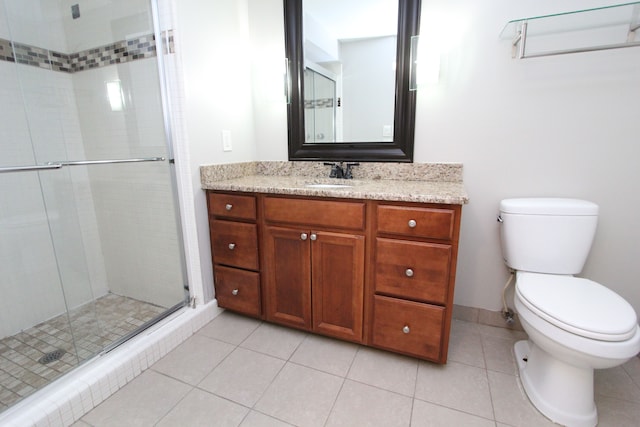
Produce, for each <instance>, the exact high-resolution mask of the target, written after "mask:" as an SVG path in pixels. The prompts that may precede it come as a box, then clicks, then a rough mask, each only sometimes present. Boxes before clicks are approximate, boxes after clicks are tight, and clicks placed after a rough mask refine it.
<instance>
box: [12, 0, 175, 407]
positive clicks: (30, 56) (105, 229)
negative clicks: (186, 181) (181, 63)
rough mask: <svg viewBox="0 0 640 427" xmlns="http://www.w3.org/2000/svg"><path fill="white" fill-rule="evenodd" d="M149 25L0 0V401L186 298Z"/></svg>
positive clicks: (61, 5)
mask: <svg viewBox="0 0 640 427" xmlns="http://www.w3.org/2000/svg"><path fill="white" fill-rule="evenodd" d="M153 33H154V25H153V19H152V12H151V4H150V3H149V2H148V1H147V0H110V1H99V2H98V1H89V2H83V3H79V7H76V5H75V3H74V2H68V1H65V0H54V1H50V0H0V411H2V410H4V409H6V408H7V407H9V406H11V405H12V404H14V403H15V402H17V401H18V400H20V399H21V398H23V397H25V396H27V395H29V394H31V393H32V392H34V391H36V390H37V389H39V388H41V387H42V386H44V385H46V384H48V383H49V382H51V381H52V380H54V379H56V378H57V377H59V376H60V375H62V374H64V373H66V372H67V371H69V370H71V369H73V368H74V367H76V366H78V365H79V364H80V363H82V362H83V361H85V360H87V359H89V358H92V357H94V356H95V355H97V354H100V353H101V352H103V351H105V349H108V348H111V347H112V346H114V345H116V344H117V343H119V342H121V341H122V340H124V339H126V338H127V337H128V336H131V335H132V334H134V333H135V332H136V331H138V330H140V328H141V327H143V326H144V325H145V324H146V323H148V322H152V321H153V320H154V319H157V318H158V317H159V316H162V315H163V314H166V313H167V312H168V311H169V310H172V309H175V308H177V307H180V306H182V305H183V304H184V303H185V301H186V291H185V287H186V285H187V282H186V278H185V270H184V263H183V260H182V259H183V251H182V247H181V236H180V231H179V230H180V228H179V224H178V220H177V218H178V215H177V206H176V202H175V200H176V198H175V194H174V188H175V183H174V179H173V170H172V168H173V164H171V163H170V161H169V159H171V157H172V155H171V153H170V150H169V149H168V148H167V147H168V145H167V143H166V136H165V132H164V129H165V127H164V122H163V111H162V102H161V96H160V85H161V82H160V79H159V73H158V61H157V55H156V40H155V37H154V34H153ZM168 35H170V31H169V32H165V36H168ZM168 38H169V37H167V39H168ZM167 54H168V55H171V54H172V50H171V46H170V45H169V46H168V52H167ZM114 160H115V161H114Z"/></svg>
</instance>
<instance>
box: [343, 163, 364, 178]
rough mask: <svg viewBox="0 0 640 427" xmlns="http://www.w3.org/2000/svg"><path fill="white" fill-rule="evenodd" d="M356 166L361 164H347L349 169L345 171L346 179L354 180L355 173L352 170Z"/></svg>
mask: <svg viewBox="0 0 640 427" xmlns="http://www.w3.org/2000/svg"><path fill="white" fill-rule="evenodd" d="M354 166H360V163H347V167H346V169H345V171H344V179H352V178H353V171H352V170H351V168H352V167H354Z"/></svg>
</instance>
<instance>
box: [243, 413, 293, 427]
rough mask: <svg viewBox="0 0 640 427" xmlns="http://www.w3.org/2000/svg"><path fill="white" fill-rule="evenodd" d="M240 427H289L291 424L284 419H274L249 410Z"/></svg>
mask: <svg viewBox="0 0 640 427" xmlns="http://www.w3.org/2000/svg"><path fill="white" fill-rule="evenodd" d="M240 426H241V427H290V426H292V424H288V423H285V422H284V421H280V420H276V419H275V418H273V417H270V416H268V415H265V414H261V413H260V412H256V411H251V412H249V415H247V417H246V418H245V419H244V421H242V424H240Z"/></svg>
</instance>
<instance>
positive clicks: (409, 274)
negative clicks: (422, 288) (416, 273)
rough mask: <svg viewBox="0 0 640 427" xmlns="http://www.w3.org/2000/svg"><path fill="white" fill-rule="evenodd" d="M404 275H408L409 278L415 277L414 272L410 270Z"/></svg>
mask: <svg viewBox="0 0 640 427" xmlns="http://www.w3.org/2000/svg"><path fill="white" fill-rule="evenodd" d="M404 274H406V275H407V277H413V270H412V269H410V268H407V269H406V270H405V272H404Z"/></svg>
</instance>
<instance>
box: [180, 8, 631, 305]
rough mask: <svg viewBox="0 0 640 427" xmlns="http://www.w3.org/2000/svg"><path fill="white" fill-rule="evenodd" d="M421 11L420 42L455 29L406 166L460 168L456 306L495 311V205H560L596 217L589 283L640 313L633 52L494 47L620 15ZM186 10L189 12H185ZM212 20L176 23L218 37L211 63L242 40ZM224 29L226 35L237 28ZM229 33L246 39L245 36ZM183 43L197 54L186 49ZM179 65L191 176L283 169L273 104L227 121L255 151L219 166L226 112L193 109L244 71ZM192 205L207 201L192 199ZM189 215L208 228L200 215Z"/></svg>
mask: <svg viewBox="0 0 640 427" xmlns="http://www.w3.org/2000/svg"><path fill="white" fill-rule="evenodd" d="M192 2H193V0H192V1H189V2H185V3H187V4H189V3H192ZM180 3H182V2H180ZM225 3H226V2H216V4H225ZM423 3H424V4H423V13H422V22H423V28H424V29H425V31H426V28H428V26H429V19H430V18H432V20H431V23H432V24H433V22H440V23H442V22H450V24H448V25H444V26H440V27H437V26H436V28H439V33H438V35H437V38H438V40H441V41H444V42H446V43H444V45H443V46H444V47H445V55H444V56H443V58H442V59H443V62H442V67H441V73H440V82H439V84H438V85H436V86H431V87H428V88H425V89H423V90H420V92H419V94H418V110H417V117H416V120H417V123H416V147H415V161H416V162H442V161H444V162H462V163H463V164H464V168H465V176H464V179H465V186H466V188H467V191H468V193H469V196H470V203H469V204H468V205H466V206H465V207H464V208H463V215H462V232H461V239H460V251H459V257H458V277H457V284H456V296H455V303H456V304H460V305H465V306H471V307H479V308H485V309H489V310H499V309H500V306H501V290H502V286H503V285H504V283H505V281H506V278H507V272H506V269H505V267H504V265H503V263H502V258H501V254H500V245H499V240H498V228H497V223H496V220H495V218H496V215H497V210H498V203H499V201H500V200H501V199H502V198H506V197H520V196H567V197H580V198H586V199H590V200H593V201H594V202H596V203H598V204H599V205H600V207H601V213H600V222H599V229H598V233H597V236H596V241H595V244H594V248H593V250H592V253H591V256H590V258H589V260H588V263H587V266H586V268H585V271H584V275H585V276H588V277H590V278H592V279H594V280H597V281H600V282H602V283H603V284H606V285H607V286H608V287H610V288H612V289H614V290H615V291H617V292H619V293H620V294H621V295H622V296H624V297H625V298H627V299H628V300H629V301H630V302H631V303H632V305H633V306H634V307H635V309H636V311H638V312H640V286H638V285H637V279H636V278H637V277H638V276H640V263H638V262H637V259H638V255H639V251H638V248H637V246H636V241H639V240H640V229H638V227H637V226H636V225H635V221H634V217H635V210H636V209H637V208H640V195H639V194H638V192H637V191H634V190H635V187H636V186H637V184H636V183H637V182H640V168H638V167H637V164H638V156H640V148H638V147H639V146H638V144H637V137H638V135H639V134H640V120H638V112H639V111H640V104H638V101H637V100H638V99H640V55H638V49H640V48H631V49H622V50H612V51H604V52H594V53H585V54H576V55H566V56H559V57H553V58H540V59H530V60H523V61H519V60H514V59H511V46H510V43H509V42H508V41H502V40H500V39H499V37H498V36H499V34H500V31H501V30H502V28H503V26H504V25H505V24H506V22H507V21H509V20H511V19H516V18H523V17H527V16H532V15H540V14H549V13H556V12H563V11H569V10H575V9H581V8H586V7H597V6H602V5H605V4H616V3H617V2H616V1H615V0H607V1H604V0H566V1H563V2H561V3H559V2H555V1H552V0H523V1H519V2H514V1H510V0H487V1H483V2H475V1H473V0H457V1H451V0H446V1H445V0H433V1H430V2H423ZM179 7H180V8H182V6H179ZM190 7H191V6H188V5H185V9H189V8H190ZM220 7H221V6H215V7H214V6H213V5H206V6H205V5H200V8H199V9H198V13H197V14H196V13H194V12H191V13H190V16H188V17H186V16H184V15H183V18H184V20H182V21H181V24H182V25H181V28H182V27H183V26H185V25H189V28H187V33H186V34H183V35H184V36H185V38H186V37H187V36H188V35H189V34H190V33H192V32H193V33H196V32H197V31H198V25H195V24H199V27H200V29H204V28H209V29H210V31H209V32H215V33H216V34H217V36H214V40H212V41H211V47H210V48H211V49H213V51H216V46H217V45H218V44H219V43H221V40H225V41H226V43H231V42H232V41H233V40H234V39H235V38H238V37H239V30H238V28H228V26H225V25H223V24H221V25H220V30H221V31H220V32H219V31H218V30H216V28H217V26H216V25H214V24H213V22H212V21H215V22H217V20H218V19H222V20H226V21H228V20H229V16H232V17H235V16H236V15H235V14H233V13H230V14H229V16H227V17H223V16H221V15H220V13H221V10H220V9H219V8H220ZM205 8H208V9H205ZM258 8H260V10H261V12H265V11H266V13H265V15H264V19H262V20H256V21H253V20H252V21H250V22H251V25H250V32H251V40H252V41H253V42H254V45H253V49H254V51H255V50H259V49H260V47H261V42H262V41H263V40H264V46H265V48H267V49H268V50H269V52H270V53H271V52H273V53H274V54H276V52H280V53H279V55H281V56H284V42H283V41H282V40H283V29H282V28H283V27H282V21H281V16H282V9H281V8H282V5H281V2H280V1H278V0H269V1H268V2H267V1H258V0H251V1H250V2H249V12H250V16H254V15H253V13H252V11H253V10H258ZM216 11H217V12H218V13H219V14H218V15H216V14H215V13H214V12H216ZM227 13H228V11H227ZM278 16H279V17H280V18H278ZM270 17H274V19H273V20H269V18H270ZM228 22H229V26H232V27H233V25H236V24H235V23H234V22H233V21H228ZM254 24H256V25H254ZM238 25H239V26H240V28H244V24H242V23H240V24H238ZM201 34H202V32H201ZM216 37H218V38H221V40H220V39H216ZM191 39H192V40H195V35H192V36H191ZM278 45H280V47H278ZM183 58H185V59H186V60H187V62H189V63H187V64H186V67H187V68H191V67H193V68H196V69H197V70H196V71H193V70H192V71H190V72H187V73H185V76H186V79H187V81H188V85H191V86H192V89H191V90H190V91H187V92H188V93H187V95H188V96H187V99H186V101H187V104H188V105H189V109H190V113H189V117H188V121H192V120H193V121H194V122H193V123H192V125H191V126H190V132H191V131H192V130H193V132H195V135H190V136H194V138H191V141H190V146H191V153H192V159H193V162H194V163H196V164H207V163H227V162H229V161H245V160H286V159H287V154H286V144H287V142H286V114H283V112H284V111H286V110H285V109H284V105H283V104H278V103H277V101H275V99H274V101H273V102H272V103H271V104H270V106H271V107H270V108H255V109H254V110H253V115H252V114H251V113H249V112H247V111H245V109H243V108H238V109H234V110H233V115H234V117H235V118H236V119H238V118H239V119H241V120H244V121H245V123H247V124H248V123H253V126H254V136H255V138H254V139H250V138H247V139H242V140H239V139H234V150H236V149H238V147H239V146H240V145H242V146H243V148H242V149H243V150H245V151H244V152H245V153H246V155H244V156H232V155H228V154H227V155H224V154H223V153H221V152H219V149H218V147H219V139H218V135H219V130H220V129H222V128H223V126H225V123H228V122H233V119H231V118H229V117H228V115H229V114H231V113H232V112H230V111H229V110H225V111H221V107H220V104H218V103H215V102H209V101H207V102H204V101H203V100H202V99H201V98H202V96H203V93H212V92H213V93H215V92H216V91H215V90H213V91H212V89H215V84H213V83H211V81H209V80H207V79H204V78H202V77H199V75H200V74H207V75H208V76H211V75H215V76H216V79H215V80H216V81H217V80H219V79H222V78H224V77H225V76H227V75H228V72H229V70H236V71H239V72H240V71H242V70H239V68H238V67H237V66H235V65H233V66H229V65H224V61H217V62H216V64H210V63H208V62H206V61H199V60H198V59H197V57H196V56H195V54H194V55H191V57H190V58H189V56H188V55H187V57H184V56H183ZM254 65H255V64H254ZM219 68H222V70H220V69H219ZM267 74H268V73H267V72H264V73H261V72H260V71H259V70H256V68H255V67H254V82H256V83H260V84H257V86H256V88H255V92H254V96H255V93H262V92H263V91H265V90H266V89H265V87H269V88H272V87H280V85H281V81H282V80H281V76H278V75H277V73H276V74H272V75H270V76H268V75H267ZM189 80H191V81H190V82H189ZM193 86H195V87H198V89H199V90H198V91H196V90H195V89H193ZM212 86H213V87H212ZM194 91H195V92H197V93H194ZM266 98H268V96H259V99H266ZM245 101H246V100H245ZM254 105H257V103H256V102H255V100H254ZM205 117H206V118H208V120H207V119H206V118H205ZM252 117H253V121H252V122H250V120H251V118H252ZM245 145H246V146H245ZM194 154H195V155H194ZM198 188H199V182H197V181H196V180H195V179H194V189H195V190H194V191H196V193H197V192H198V190H197V189H198ZM200 197H202V198H203V197H204V196H203V194H202V192H201V191H200ZM198 209H199V215H203V212H205V206H204V205H203V204H202V205H200V206H198ZM206 230H207V229H206V224H205V223H204V222H202V223H201V224H200V226H199V235H200V239H201V243H202V242H206V244H207V245H208V235H207V234H206V233H207V231H206ZM202 262H203V264H205V263H208V262H209V259H208V258H206V259H205V258H203V260H202Z"/></svg>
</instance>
